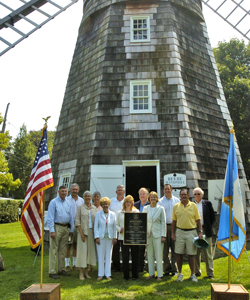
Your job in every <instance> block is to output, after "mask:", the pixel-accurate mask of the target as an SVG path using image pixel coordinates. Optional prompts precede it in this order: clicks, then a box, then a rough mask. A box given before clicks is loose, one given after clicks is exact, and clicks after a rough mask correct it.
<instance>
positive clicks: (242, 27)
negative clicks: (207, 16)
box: [202, 0, 250, 41]
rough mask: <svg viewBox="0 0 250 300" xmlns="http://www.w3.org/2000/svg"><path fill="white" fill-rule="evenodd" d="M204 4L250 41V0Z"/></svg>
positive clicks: (210, 0) (205, 0)
mask: <svg viewBox="0 0 250 300" xmlns="http://www.w3.org/2000/svg"><path fill="white" fill-rule="evenodd" d="M202 3H204V4H205V5H207V6H208V7H209V8H210V9H212V11H214V12H215V13H216V14H217V15H218V16H220V17H221V18H222V19H223V20H224V21H225V22H227V23H228V24H230V25H231V26H232V27H233V28H234V29H235V30H237V31H238V32H239V33H240V34H241V35H242V36H244V37H245V38H246V39H247V40H248V41H250V1H249V0H202Z"/></svg>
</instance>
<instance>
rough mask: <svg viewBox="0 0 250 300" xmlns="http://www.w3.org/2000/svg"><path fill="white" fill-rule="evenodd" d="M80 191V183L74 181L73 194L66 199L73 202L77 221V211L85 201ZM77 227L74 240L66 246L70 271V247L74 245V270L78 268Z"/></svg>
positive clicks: (66, 268)
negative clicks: (80, 195)
mask: <svg viewBox="0 0 250 300" xmlns="http://www.w3.org/2000/svg"><path fill="white" fill-rule="evenodd" d="M79 192H80V188H79V185H78V184H77V183H72V185H71V189H70V193H71V195H70V196H68V197H67V198H66V199H67V200H69V201H70V202H71V205H72V206H71V207H72V217H73V220H74V222H75V218H76V211H77V208H78V206H80V205H82V204H83V203H84V200H83V199H82V198H81V197H79V196H78V193H79ZM76 243H77V228H76V227H75V230H74V233H73V238H72V241H71V242H69V243H68V244H67V246H66V255H65V271H66V272H69V271H70V266H69V265H70V249H71V247H73V263H72V266H73V270H75V269H76V248H77V244H76Z"/></svg>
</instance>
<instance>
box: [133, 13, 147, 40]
mask: <svg viewBox="0 0 250 300" xmlns="http://www.w3.org/2000/svg"><path fill="white" fill-rule="evenodd" d="M143 19H146V20H147V28H142V29H141V30H146V31H147V39H141V40H137V39H134V31H136V30H137V31H139V30H140V29H138V28H137V29H134V20H143ZM130 42H132V43H144V42H150V17H149V16H132V17H130Z"/></svg>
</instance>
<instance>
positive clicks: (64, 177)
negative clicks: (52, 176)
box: [59, 173, 71, 195]
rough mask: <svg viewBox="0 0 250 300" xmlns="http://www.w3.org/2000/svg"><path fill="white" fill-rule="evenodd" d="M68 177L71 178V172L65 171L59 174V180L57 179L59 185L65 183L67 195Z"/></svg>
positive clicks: (68, 187)
mask: <svg viewBox="0 0 250 300" xmlns="http://www.w3.org/2000/svg"><path fill="white" fill-rule="evenodd" d="M70 179H71V173H65V174H62V175H61V176H60V180H59V187H60V186H61V185H65V186H66V187H67V189H68V195H69V193H70Z"/></svg>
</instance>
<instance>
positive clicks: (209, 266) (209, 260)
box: [195, 237, 214, 276]
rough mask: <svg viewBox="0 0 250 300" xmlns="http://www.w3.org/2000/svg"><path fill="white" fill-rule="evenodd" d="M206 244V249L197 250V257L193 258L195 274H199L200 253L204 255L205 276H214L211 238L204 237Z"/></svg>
mask: <svg viewBox="0 0 250 300" xmlns="http://www.w3.org/2000/svg"><path fill="white" fill-rule="evenodd" d="M205 240H206V241H207V242H208V245H209V246H208V248H207V249H202V248H197V255H196V256H195V273H201V267H200V265H201V251H203V253H204V259H205V263H206V271H207V276H214V265H213V254H212V237H210V238H208V237H206V238H205Z"/></svg>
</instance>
